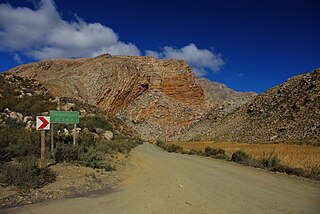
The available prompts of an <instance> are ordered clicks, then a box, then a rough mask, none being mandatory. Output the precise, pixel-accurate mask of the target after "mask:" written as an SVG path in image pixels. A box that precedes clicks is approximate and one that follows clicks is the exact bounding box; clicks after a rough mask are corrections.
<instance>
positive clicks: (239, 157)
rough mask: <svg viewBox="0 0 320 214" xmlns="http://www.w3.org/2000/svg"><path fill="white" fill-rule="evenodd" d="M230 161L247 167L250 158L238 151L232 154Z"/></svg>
mask: <svg viewBox="0 0 320 214" xmlns="http://www.w3.org/2000/svg"><path fill="white" fill-rule="evenodd" d="M231 161H234V162H237V163H242V164H246V165H248V164H249V163H250V161H251V156H250V155H248V154H246V153H245V152H243V151H241V150H238V151H235V152H234V153H233V154H232V156H231Z"/></svg>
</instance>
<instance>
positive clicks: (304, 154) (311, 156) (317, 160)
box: [167, 141, 320, 172]
mask: <svg viewBox="0 0 320 214" xmlns="http://www.w3.org/2000/svg"><path fill="white" fill-rule="evenodd" d="M167 143H168V144H176V145H179V146H182V147H183V148H184V149H196V150H204V149H205V148H206V147H208V146H209V147H212V148H221V149H224V150H225V151H226V153H227V154H228V155H232V153H233V152H235V151H236V150H241V151H244V152H246V153H247V154H249V155H251V156H252V157H254V158H257V159H259V158H263V157H266V156H271V155H272V156H274V157H278V158H279V159H280V160H281V163H282V164H284V165H286V166H289V167H292V168H302V169H304V170H306V171H308V172H312V171H317V170H320V146H313V145H296V144H246V143H232V142H212V141H200V142H197V141H188V142H167Z"/></svg>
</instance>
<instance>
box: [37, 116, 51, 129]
mask: <svg viewBox="0 0 320 214" xmlns="http://www.w3.org/2000/svg"><path fill="white" fill-rule="evenodd" d="M38 118H39V120H41V122H42V125H41V126H39V127H38V129H44V128H46V126H47V125H49V121H48V120H46V118H44V117H38Z"/></svg>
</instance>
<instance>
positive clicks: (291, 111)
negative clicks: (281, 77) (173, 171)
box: [175, 69, 320, 142]
mask: <svg viewBox="0 0 320 214" xmlns="http://www.w3.org/2000/svg"><path fill="white" fill-rule="evenodd" d="M221 112H223V107H220V108H216V109H214V110H213V111H211V112H210V113H208V114H207V115H206V116H205V117H203V118H202V119H201V121H199V122H198V123H197V124H194V125H193V126H191V127H190V128H189V129H188V130H185V132H184V133H183V134H181V135H180V136H176V137H175V139H180V140H195V139H197V140H218V141H238V142H269V141H276V142H282V141H290V142H305V141H308V142H319V141H320V69H316V70H314V71H312V72H309V73H306V74H302V75H299V76H295V77H292V78H290V79H289V80H288V81H287V82H285V83H283V84H281V85H278V86H276V87H273V88H271V89H269V90H268V91H266V92H264V93H262V94H260V95H258V96H256V97H255V98H254V99H252V100H251V101H249V102H247V103H245V104H243V105H241V106H240V107H238V108H237V109H235V110H233V111H231V112H229V113H227V114H225V115H223V114H222V116H220V115H221V114H220V113H221Z"/></svg>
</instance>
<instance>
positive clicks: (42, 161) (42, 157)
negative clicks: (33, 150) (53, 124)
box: [40, 130, 47, 169]
mask: <svg viewBox="0 0 320 214" xmlns="http://www.w3.org/2000/svg"><path fill="white" fill-rule="evenodd" d="M44 141H45V131H44V130H41V146H40V169H44V168H46V167H47V162H46V158H45V142H44Z"/></svg>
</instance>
